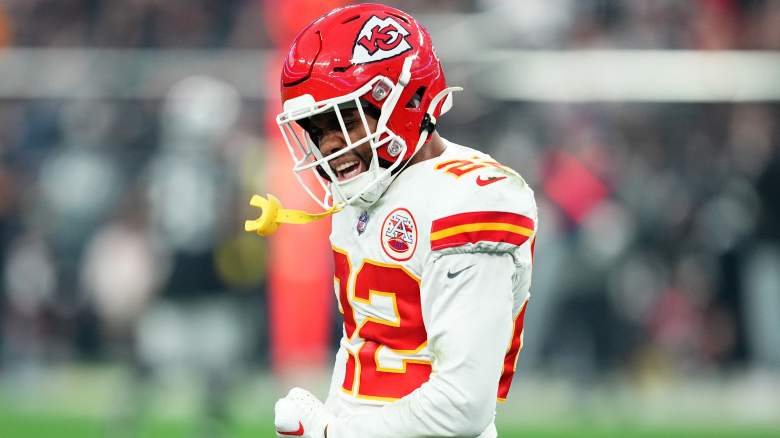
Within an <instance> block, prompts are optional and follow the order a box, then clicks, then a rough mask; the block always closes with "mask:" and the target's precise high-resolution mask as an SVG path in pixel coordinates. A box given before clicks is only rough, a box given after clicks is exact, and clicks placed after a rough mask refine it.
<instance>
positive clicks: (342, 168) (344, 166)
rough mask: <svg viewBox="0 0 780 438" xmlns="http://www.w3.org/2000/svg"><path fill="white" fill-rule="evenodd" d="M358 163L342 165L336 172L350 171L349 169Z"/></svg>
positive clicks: (351, 162)
mask: <svg viewBox="0 0 780 438" xmlns="http://www.w3.org/2000/svg"><path fill="white" fill-rule="evenodd" d="M357 163H358V162H357V161H350V162H347V163H344V164H341V165H339V166H337V167H336V172H341V171H342V170H344V169H348V168H350V167H352V166H354V165H355V164H357Z"/></svg>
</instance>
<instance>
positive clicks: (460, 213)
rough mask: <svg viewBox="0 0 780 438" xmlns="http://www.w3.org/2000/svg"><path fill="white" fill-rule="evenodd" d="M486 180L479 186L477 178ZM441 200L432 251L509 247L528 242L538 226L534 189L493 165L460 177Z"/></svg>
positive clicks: (504, 249)
mask: <svg viewBox="0 0 780 438" xmlns="http://www.w3.org/2000/svg"><path fill="white" fill-rule="evenodd" d="M480 181H483V182H487V183H486V184H485V185H482V186H481V185H479V182H480ZM455 184H457V185H456V186H455V187H454V189H453V193H452V194H451V198H452V199H443V200H441V201H439V204H440V205H439V206H438V208H436V211H435V212H434V215H433V218H432V221H431V228H430V248H431V251H432V252H433V253H434V254H437V253H438V254H452V253H473V252H487V253H491V252H509V253H513V252H516V251H517V250H518V248H521V247H523V246H530V245H531V243H532V242H533V238H534V236H535V234H536V230H537V211H536V202H535V201H534V193H533V190H531V188H530V187H529V186H528V184H526V182H525V181H524V180H523V179H522V178H521V177H520V176H519V175H517V174H516V173H514V172H511V171H507V170H504V169H501V168H493V169H489V170H487V171H483V172H482V173H480V174H479V175H478V176H477V178H476V179H473V180H469V181H457V182H454V183H453V185H455Z"/></svg>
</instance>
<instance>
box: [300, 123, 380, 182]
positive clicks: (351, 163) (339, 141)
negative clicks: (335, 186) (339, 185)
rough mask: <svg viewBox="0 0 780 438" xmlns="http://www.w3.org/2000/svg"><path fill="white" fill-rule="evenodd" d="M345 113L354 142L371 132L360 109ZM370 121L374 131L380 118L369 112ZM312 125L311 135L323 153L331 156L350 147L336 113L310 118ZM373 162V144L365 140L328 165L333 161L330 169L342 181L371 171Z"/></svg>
mask: <svg viewBox="0 0 780 438" xmlns="http://www.w3.org/2000/svg"><path fill="white" fill-rule="evenodd" d="M341 116H342V118H343V119H344V126H345V127H346V128H347V131H348V132H349V139H350V141H351V142H357V141H358V140H360V139H362V138H364V137H365V136H366V135H367V133H366V129H365V126H364V125H363V122H362V120H361V119H360V113H359V112H358V110H357V109H351V110H342V112H341ZM366 121H367V122H368V128H369V130H370V131H371V132H374V131H375V130H376V123H377V120H376V119H375V118H373V117H371V116H370V115H368V114H366ZM310 127H311V128H310V129H309V135H310V136H311V138H312V140H313V141H314V143H315V144H316V145H317V146H318V147H319V149H320V152H321V153H322V155H323V156H325V157H327V156H328V155H330V154H332V153H334V152H338V151H339V150H341V149H343V148H345V147H346V146H347V142H346V139H345V138H344V132H343V131H342V130H341V126H340V125H339V121H338V119H337V118H336V115H335V114H334V113H332V112H331V113H327V114H320V115H317V116H314V117H312V118H311V119H310ZM370 162H371V146H370V145H369V144H368V143H363V144H361V145H360V146H358V147H356V148H355V149H352V150H351V151H349V152H347V153H345V154H344V155H341V156H340V157H337V158H334V159H332V160H330V161H329V162H328V164H330V168H331V169H332V170H333V173H334V174H336V177H337V178H338V180H339V181H346V180H348V179H351V178H354V177H356V176H358V175H360V174H361V173H363V172H365V171H366V170H368V164H369V163H370Z"/></svg>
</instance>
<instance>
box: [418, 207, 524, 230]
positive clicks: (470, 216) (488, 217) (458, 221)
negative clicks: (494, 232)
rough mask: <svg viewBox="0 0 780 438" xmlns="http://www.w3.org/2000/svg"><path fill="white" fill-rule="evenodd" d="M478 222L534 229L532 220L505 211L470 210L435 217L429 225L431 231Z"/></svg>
mask: <svg viewBox="0 0 780 438" xmlns="http://www.w3.org/2000/svg"><path fill="white" fill-rule="evenodd" d="M478 222H501V223H506V224H512V225H519V226H521V227H525V228H530V229H532V230H533V229H534V221H533V220H532V219H531V218H529V217H526V216H523V215H521V214H517V213H509V212H506V211H472V212H468V213H460V214H454V215H452V216H447V217H443V218H441V219H436V220H434V221H433V224H432V225H431V233H435V232H437V231H441V230H443V229H445V228H450V227H454V226H457V225H465V224H473V223H478Z"/></svg>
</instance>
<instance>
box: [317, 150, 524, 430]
mask: <svg viewBox="0 0 780 438" xmlns="http://www.w3.org/2000/svg"><path fill="white" fill-rule="evenodd" d="M445 144H446V146H447V147H446V150H445V151H444V153H443V154H442V155H441V156H439V157H436V158H434V159H430V160H426V161H423V162H420V163H417V164H415V165H413V166H410V167H408V168H407V169H405V170H404V171H403V172H401V173H400V174H399V175H398V177H397V178H396V179H395V181H394V182H393V183H392V184H391V185H390V187H389V188H388V190H387V191H386V192H385V194H384V195H383V196H382V197H381V198H380V200H379V201H378V202H377V203H376V204H374V205H373V206H371V207H370V208H369V209H367V210H363V209H360V208H356V207H347V208H346V209H344V210H343V211H341V212H339V213H337V214H336V215H335V216H334V217H333V231H332V233H331V243H332V245H333V254H334V261H335V263H334V265H335V276H334V287H335V291H336V296H337V298H338V302H339V310H340V311H341V312H342V314H343V317H344V332H343V337H342V339H341V342H340V348H339V351H338V355H337V359H336V364H335V368H334V373H333V380H332V384H331V390H330V394H329V396H328V399H327V401H326V405H327V406H328V408H329V409H331V410H332V411H333V412H334V413H335V414H336V415H337V416H338V417H339V418H338V420H336V421H335V422H334V423H332V424H331V425H330V426H329V428H328V430H329V431H328V436H332V437H334V438H351V437H379V438H381V437H394V438H403V437H416V436H452V435H460V434H464V435H468V434H471V435H470V436H477V435H479V436H481V437H493V436H496V432H495V426H494V424H493V417H494V416H495V402H496V400H497V399H498V400H501V399H504V398H506V396H507V393H508V391H509V386H510V384H511V381H512V376H513V375H514V371H515V366H516V361H517V358H518V354H519V351H520V348H521V346H522V329H523V315H524V312H525V305H526V302H527V300H528V297H529V288H530V284H531V265H532V257H533V243H534V237H535V235H536V229H537V212H536V204H535V201H534V196H533V191H532V190H531V189H530V187H529V186H528V185H527V184H526V183H525V181H524V180H523V179H522V178H521V177H520V175H518V174H517V173H516V172H514V171H513V170H511V169H508V168H507V167H505V166H503V165H501V164H499V163H497V162H496V161H494V160H493V159H492V158H491V157H490V156H489V155H486V154H484V153H482V152H479V151H476V150H474V149H471V148H467V147H464V146H460V145H456V144H454V143H451V142H447V141H445Z"/></svg>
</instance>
